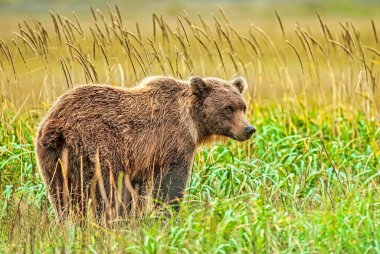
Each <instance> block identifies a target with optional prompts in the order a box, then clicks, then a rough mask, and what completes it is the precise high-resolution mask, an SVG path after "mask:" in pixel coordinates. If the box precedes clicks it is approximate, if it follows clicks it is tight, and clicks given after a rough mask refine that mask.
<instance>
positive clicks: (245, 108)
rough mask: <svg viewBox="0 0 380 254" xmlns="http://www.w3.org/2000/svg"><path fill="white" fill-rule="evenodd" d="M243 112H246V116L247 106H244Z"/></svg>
mask: <svg viewBox="0 0 380 254" xmlns="http://www.w3.org/2000/svg"><path fill="white" fill-rule="evenodd" d="M243 112H244V114H245V112H247V106H244V108H243Z"/></svg>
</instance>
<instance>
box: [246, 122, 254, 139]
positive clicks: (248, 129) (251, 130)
mask: <svg viewBox="0 0 380 254" xmlns="http://www.w3.org/2000/svg"><path fill="white" fill-rule="evenodd" d="M244 130H245V135H246V137H247V139H249V138H250V137H252V135H253V133H255V132H256V128H255V127H253V126H252V125H248V126H247V127H245V129H244Z"/></svg>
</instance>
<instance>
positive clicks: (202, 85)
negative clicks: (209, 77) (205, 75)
mask: <svg viewBox="0 0 380 254" xmlns="http://www.w3.org/2000/svg"><path fill="white" fill-rule="evenodd" d="M190 87H191V89H192V90H193V91H194V93H195V94H198V95H200V94H202V93H204V92H206V91H208V90H209V88H210V87H209V86H208V85H207V84H206V82H205V81H204V80H203V79H202V78H201V77H196V76H194V77H190Z"/></svg>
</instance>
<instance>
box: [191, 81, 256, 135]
mask: <svg viewBox="0 0 380 254" xmlns="http://www.w3.org/2000/svg"><path fill="white" fill-rule="evenodd" d="M190 86H191V88H192V90H193V93H194V95H195V96H196V97H197V98H198V100H197V101H198V103H199V104H200V105H197V110H198V111H199V112H197V115H198V116H199V117H200V118H201V119H200V121H201V122H202V124H201V126H202V128H204V129H203V130H201V131H203V132H206V133H207V135H222V136H226V137H230V138H232V139H235V140H237V141H244V140H247V139H249V138H250V137H251V136H252V134H253V133H254V132H255V131H256V130H255V128H254V127H253V126H251V125H250V124H249V122H248V120H247V118H246V116H245V112H246V109H247V106H246V103H245V101H244V98H243V96H242V93H243V91H244V89H245V87H246V81H245V80H244V79H243V78H241V77H239V78H235V79H233V80H231V81H226V80H221V79H217V78H205V79H202V78H199V77H192V78H190Z"/></svg>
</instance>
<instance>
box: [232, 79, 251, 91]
mask: <svg viewBox="0 0 380 254" xmlns="http://www.w3.org/2000/svg"><path fill="white" fill-rule="evenodd" d="M231 83H232V84H233V85H234V86H236V88H237V89H238V90H239V92H240V93H243V92H244V90H245V88H246V87H247V81H245V79H244V78H243V77H237V78H234V79H233V80H231Z"/></svg>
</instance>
